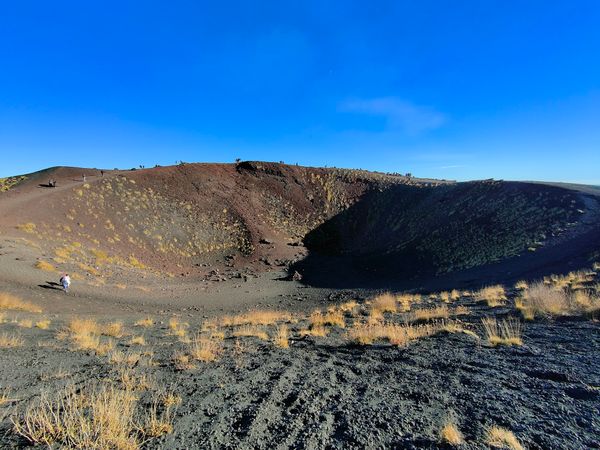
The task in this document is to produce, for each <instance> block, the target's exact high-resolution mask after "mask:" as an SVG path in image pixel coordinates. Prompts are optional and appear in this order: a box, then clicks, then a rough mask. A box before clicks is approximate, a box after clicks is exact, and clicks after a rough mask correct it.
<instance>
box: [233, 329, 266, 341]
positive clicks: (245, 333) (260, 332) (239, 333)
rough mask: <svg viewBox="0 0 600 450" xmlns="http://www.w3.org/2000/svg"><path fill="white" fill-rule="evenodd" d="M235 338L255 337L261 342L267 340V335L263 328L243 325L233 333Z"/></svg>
mask: <svg viewBox="0 0 600 450" xmlns="http://www.w3.org/2000/svg"><path fill="white" fill-rule="evenodd" d="M233 336H235V337H257V338H259V339H261V340H263V341H267V340H269V335H268V334H267V332H266V331H265V330H264V328H261V327H258V326H255V325H244V326H242V327H240V328H238V329H237V330H234V331H233Z"/></svg>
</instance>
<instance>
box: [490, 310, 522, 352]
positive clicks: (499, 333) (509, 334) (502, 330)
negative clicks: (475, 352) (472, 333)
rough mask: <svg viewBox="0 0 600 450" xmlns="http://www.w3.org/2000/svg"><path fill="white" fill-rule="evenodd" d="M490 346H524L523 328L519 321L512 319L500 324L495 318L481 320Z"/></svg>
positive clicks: (504, 320) (503, 320)
mask: <svg viewBox="0 0 600 450" xmlns="http://www.w3.org/2000/svg"><path fill="white" fill-rule="evenodd" d="M481 323H482V324H483V330H484V333H485V336H486V338H487V341H488V342H489V344H490V345H492V346H496V345H523V339H522V335H523V327H522V325H521V322H520V321H519V320H518V319H515V318H513V317H510V318H508V319H502V321H501V322H498V321H497V320H496V318H495V317H484V318H483V319H481Z"/></svg>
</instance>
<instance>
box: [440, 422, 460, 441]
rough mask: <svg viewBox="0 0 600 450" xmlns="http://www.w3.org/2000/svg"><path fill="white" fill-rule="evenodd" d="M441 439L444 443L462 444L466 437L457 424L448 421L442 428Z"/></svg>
mask: <svg viewBox="0 0 600 450" xmlns="http://www.w3.org/2000/svg"><path fill="white" fill-rule="evenodd" d="M440 441H441V442H442V443H443V444H450V445H461V444H463V443H464V442H465V439H464V437H463V435H462V433H461V432H460V430H459V429H458V427H457V426H456V424H455V423H454V422H452V421H448V422H446V423H445V424H444V426H443V427H442V429H441V430H440Z"/></svg>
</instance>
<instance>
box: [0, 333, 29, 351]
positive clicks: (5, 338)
mask: <svg viewBox="0 0 600 450" xmlns="http://www.w3.org/2000/svg"><path fill="white" fill-rule="evenodd" d="M22 345H23V339H21V338H20V337H18V336H14V335H10V334H6V333H2V334H0V348H12V347H21V346H22Z"/></svg>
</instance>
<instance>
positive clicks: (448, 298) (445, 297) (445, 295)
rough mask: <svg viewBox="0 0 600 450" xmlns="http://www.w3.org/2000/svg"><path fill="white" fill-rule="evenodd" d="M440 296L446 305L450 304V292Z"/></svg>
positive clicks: (444, 292)
mask: <svg viewBox="0 0 600 450" xmlns="http://www.w3.org/2000/svg"><path fill="white" fill-rule="evenodd" d="M439 296H440V300H441V301H442V302H444V303H448V302H450V292H448V291H442V292H440V294H439Z"/></svg>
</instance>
